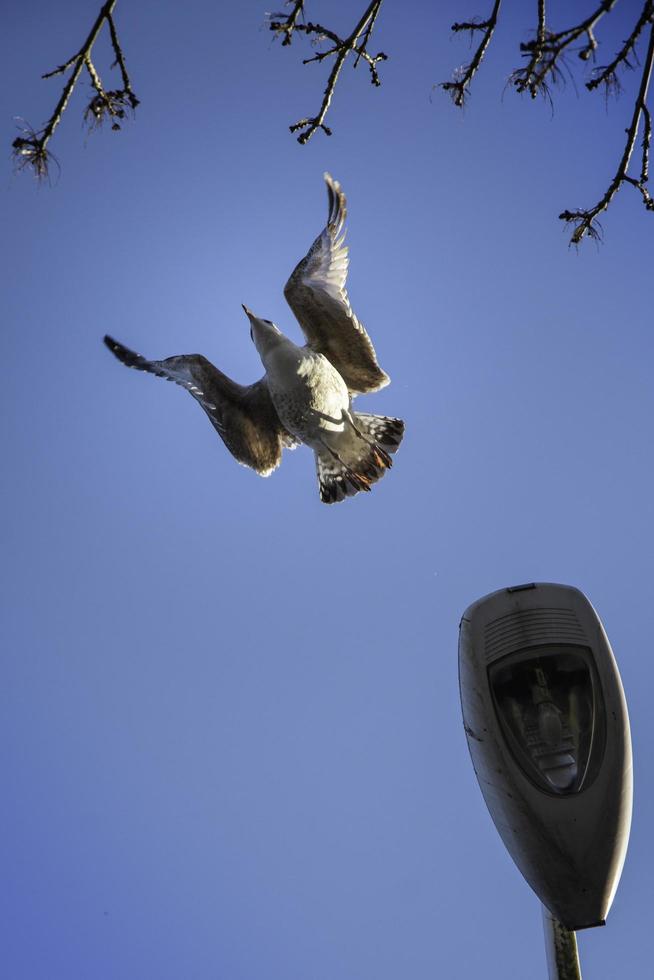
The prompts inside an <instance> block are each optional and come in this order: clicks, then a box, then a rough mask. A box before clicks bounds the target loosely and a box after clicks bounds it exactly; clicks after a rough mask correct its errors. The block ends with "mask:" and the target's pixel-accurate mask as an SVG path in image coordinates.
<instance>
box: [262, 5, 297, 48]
mask: <svg viewBox="0 0 654 980" xmlns="http://www.w3.org/2000/svg"><path fill="white" fill-rule="evenodd" d="M300 14H304V0H293V10H292V11H291V13H290V14H288V15H287V16H286V17H284V13H283V11H282V12H281V13H277V14H270V15H269V16H270V22H269V27H270V30H271V31H274V32H275V34H283V35H284V40H283V41H282V47H286V45H287V44H290V43H291V37H292V35H293V31H294V30H295V25H296V23H297V19H298V17H299V16H300Z"/></svg>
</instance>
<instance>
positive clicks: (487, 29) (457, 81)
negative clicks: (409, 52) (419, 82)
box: [440, 0, 502, 106]
mask: <svg viewBox="0 0 654 980" xmlns="http://www.w3.org/2000/svg"><path fill="white" fill-rule="evenodd" d="M501 4H502V0H495V3H494V4H493V9H492V11H491V14H490V17H488V18H487V19H486V20H482V21H467V22H464V23H457V24H452V30H453V31H454V33H455V34H456V33H459V32H460V31H470V35H471V37H472V35H473V34H474V32H475V31H482V34H483V37H482V39H481V43H480V44H479V46H478V48H477V50H476V51H475V53H474V55H473V57H472V60H471V62H470V64H468V65H465V66H464V67H463V68H459V69H457V71H455V72H454V75H453V78H452V81H450V82H441V83H440V88H442V89H443V90H444V91H445V92H449V93H450V94H451V96H452V101H453V102H454V105H456V106H462V105H463V104H464V102H465V100H466V97H467V96H468V95H469V94H470V84H471V82H472V80H473V78H474V77H475V75H476V73H477V70H478V68H479V66H480V65H481V62H482V60H483V57H484V55H485V54H486V49H487V48H488V45H489V44H490V43H491V39H492V37H493V32H494V30H495V27H496V25H497V18H498V15H499V12H500V6H501Z"/></svg>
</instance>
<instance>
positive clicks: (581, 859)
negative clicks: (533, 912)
mask: <svg viewBox="0 0 654 980" xmlns="http://www.w3.org/2000/svg"><path fill="white" fill-rule="evenodd" d="M459 684H460V690H461V709H462V712H463V723H464V727H465V732H466V737H467V739H468V748H469V749H470V755H471V758H472V763H473V766H474V768H475V772H476V774H477V779H478V781H479V786H480V789H481V791H482V794H483V796H484V799H485V801H486V805H487V807H488V809H489V811H490V814H491V817H492V818H493V821H494V823H495V826H496V827H497V830H498V831H499V834H500V836H501V838H502V840H503V841H504V844H505V846H506V848H507V850H508V851H509V854H510V855H511V857H512V858H513V860H514V861H515V863H516V864H517V865H518V868H519V869H520V871H521V872H522V874H523V875H524V877H525V878H526V880H527V882H528V883H529V885H531V887H532V888H533V890H534V891H535V892H536V894H537V895H538V897H539V898H540V900H541V902H542V903H543V906H544V910H543V919H544V926H545V937H546V947H547V956H548V966H549V975H550V977H551V978H553V980H563V978H564V977H565V978H568V977H569V978H573V977H575V976H579V975H580V974H579V966H578V960H577V953H576V940H575V937H574V932H575V930H577V929H587V928H589V927H591V926H600V925H604V923H605V921H606V916H607V914H608V911H609V909H610V907H611V903H612V901H613V896H614V895H615V891H616V888H617V885H618V881H619V879H620V873H621V871H622V866H623V864H624V859H625V854H626V850H627V842H628V839H629V826H630V823H631V802H632V763H631V737H630V732H629V718H628V715H627V705H626V702H625V697H624V692H623V690H622V683H621V681H620V675H619V673H618V668H617V665H616V662H615V659H614V657H613V653H612V652H611V647H610V645H609V641H608V639H607V637H606V634H605V632H604V629H603V627H602V623H601V622H600V619H599V617H598V615H597V613H596V612H595V610H594V609H593V607H592V606H591V604H590V602H589V601H588V599H587V598H586V597H585V596H584V595H583V593H582V592H580V591H579V590H578V589H575V588H571V587H570V586H566V585H551V584H542V583H537V584H536V583H532V584H529V585H520V586H515V587H513V588H508V589H501V590H499V591H498V592H493V593H492V594H491V595H488V596H485V597H484V598H483V599H479V600H478V601H477V602H474V603H473V604H472V605H471V606H469V607H468V609H466V611H465V613H464V614H463V618H462V620H461V627H460V635H459ZM575 963H576V967H575V965H574V964H575ZM575 970H576V972H575Z"/></svg>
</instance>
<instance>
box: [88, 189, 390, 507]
mask: <svg viewBox="0 0 654 980" xmlns="http://www.w3.org/2000/svg"><path fill="white" fill-rule="evenodd" d="M325 182H326V184H327V194H328V197H329V216H328V220H327V226H326V227H325V229H324V230H323V231H322V232H321V233H320V235H318V237H317V238H316V240H315V242H314V243H313V245H312V246H311V248H310V249H309V251H308V253H307V255H306V256H305V257H304V258H303V259H302V261H301V262H300V263H299V264H298V265H297V266H296V268H295V269H294V271H293V272H292V274H291V276H290V278H289V280H288V282H287V283H286V286H285V287H284V295H285V297H286V299H287V301H288V304H289V306H290V307H291V310H292V311H293V313H294V314H295V316H296V318H297V320H298V322H299V324H300V327H301V328H302V332H303V333H304V336H305V338H306V341H307V342H306V344H305V345H304V346H303V347H298V346H297V345H296V344H294V343H293V341H291V340H289V339H288V337H285V336H284V334H283V333H282V332H281V330H279V328H278V327H276V326H275V324H274V323H271V322H270V320H263V319H261V318H259V317H257V316H255V315H254V313H252V311H251V310H249V309H248V308H247V306H243V309H244V311H245V313H246V315H247V317H248V319H249V321H250V337H251V338H252V341H253V342H254V345H255V347H256V349H257V351H258V353H259V356H260V358H261V361H262V363H263V366H264V368H265V374H264V376H263V377H262V378H261V379H260V380H259V381H257V382H256V383H255V384H251V385H245V386H243V385H239V384H237V383H236V382H235V381H232V380H231V378H228V377H227V375H225V374H223V373H222V371H219V370H218V368H216V367H214V365H213V364H212V363H211V362H210V361H208V360H207V358H206V357H203V356H202V355H201V354H181V355H179V356H176V357H167V358H166V359H165V360H163V361H149V360H147V359H146V358H145V357H143V356H142V355H141V354H136V353H135V352H134V351H131V350H129V349H128V348H127V347H124V346H123V345H122V344H119V343H118V341H116V340H113V339H112V338H111V337H105V338H104V342H105V344H106V345H107V347H108V348H109V350H110V351H111V352H112V353H113V354H115V356H116V357H117V358H118V360H119V361H122V363H123V364H125V365H127V367H133V368H137V369H138V370H140V371H148V372H149V373H150V374H154V375H156V376H157V377H159V378H166V380H168V381H174V382H175V383H176V384H178V385H181V386H182V387H183V388H186V390H187V391H188V392H190V394H191V395H192V396H193V397H194V398H195V399H196V401H198V402H199V403H200V405H201V406H202V408H203V409H204V411H205V412H206V414H207V415H208V416H209V420H210V422H211V424H212V425H213V427H214V428H215V429H216V431H217V433H218V435H219V436H220V437H221V439H222V440H223V442H224V443H225V445H226V446H227V448H228V449H229V451H230V453H231V454H232V455H233V456H234V457H235V459H236V460H237V461H238V462H239V463H242V464H243V465H244V466H249V467H251V468H252V469H253V470H255V471H256V472H257V473H259V474H260V475H261V476H268V475H269V474H270V473H272V471H273V470H274V469H276V468H277V467H278V466H279V464H280V463H281V459H282V451H283V450H284V449H291V448H295V447H296V446H298V445H299V444H300V443H304V445H306V446H309V447H310V448H311V449H312V450H313V452H314V456H315V461H316V473H317V476H318V485H319V489H320V499H321V500H322V501H323V502H324V503H326V504H333V503H338V502H340V501H342V500H345V498H346V497H352V496H354V495H355V494H357V493H359V492H360V491H369V490H370V488H371V485H372V484H373V483H375V482H376V481H377V480H379V479H381V477H382V476H383V475H384V474H385V472H386V470H388V469H390V467H391V466H392V459H391V456H392V454H393V453H395V452H396V450H397V449H398V447H399V445H400V442H401V441H402V436H403V435H404V422H403V421H402V420H401V419H397V418H389V417H387V416H385V415H368V414H364V413H361V412H355V411H354V410H353V408H352V399H353V397H354V396H355V395H359V394H367V393H368V392H371V391H377V390H378V389H379V388H383V387H384V386H385V385H387V384H388V383H389V380H390V379H389V377H388V375H387V374H386V373H385V372H384V371H382V369H381V368H380V366H379V364H378V363H377V356H376V354H375V350H374V348H373V346H372V343H371V340H370V337H369V336H368V334H367V333H366V331H365V330H364V328H363V326H362V324H361V323H360V322H359V320H358V319H357V317H356V316H355V314H354V312H353V311H352V308H351V306H350V301H349V299H348V296H347V292H346V290H345V280H346V278H347V268H348V254H347V253H348V250H347V247H346V246H345V245H344V244H343V242H344V238H345V233H344V224H345V217H346V214H347V208H346V200H345V195H344V194H343V191H342V190H341V187H340V184H339V183H338V181H336V180H333V179H332V177H330V175H329V174H325Z"/></svg>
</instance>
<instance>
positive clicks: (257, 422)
mask: <svg viewBox="0 0 654 980" xmlns="http://www.w3.org/2000/svg"><path fill="white" fill-rule="evenodd" d="M104 342H105V344H106V345H107V347H108V348H109V350H110V351H111V352H112V353H113V354H115V356H116V357H117V358H118V360H119V361H122V363H123V364H125V365H127V367H133V368H136V369H137V370H139V371H148V372H149V373H150V374H155V375H156V376H157V377H159V378H166V380H167V381H174V382H175V384H178V385H181V386H182V388H186V390H187V391H188V392H190V394H191V395H193V397H194V398H195V400H196V401H197V402H199V404H200V405H201V406H202V408H203V409H204V411H205V412H206V413H207V415H208V416H209V420H210V422H211V424H212V425H213V427H214V429H215V430H216V432H217V433H218V435H219V436H220V438H221V439H222V441H223V442H224V443H225V445H226V446H227V448H228V449H229V451H230V453H231V454H232V456H234V458H235V459H236V460H238V462H239V463H242V464H243V466H250V467H251V468H252V469H253V470H256V471H257V473H259V474H260V475H261V476H268V475H269V474H270V473H272V471H273V470H274V469H276V468H277V467H278V466H279V464H280V463H281V459H282V450H283V449H284V448H292V447H294V446H295V445H297V440H295V439H294V437H293V436H292V435H291V434H290V433H289V432H287V430H286V429H285V428H284V427H283V425H282V424H281V422H280V420H279V416H278V415H277V412H276V411H275V408H274V406H273V403H272V401H271V398H270V393H269V391H268V386H267V385H266V383H265V381H264V379H263V378H262V379H261V380H260V381H257V382H256V384H252V385H246V386H243V385H239V384H237V383H236V382H235V381H232V380H231V378H228V377H227V375H225V374H223V373H222V371H219V370H218V368H217V367H214V365H213V364H212V363H211V362H210V361H208V360H207V358H206V357H203V356H202V355H201V354H181V355H179V356H178V357H168V358H166V359H165V360H164V361H148V360H147V359H146V358H145V357H143V356H142V355H141V354H136V353H135V352H134V351H131V350H129V348H127V347H124V346H123V345H122V344H119V343H118V342H117V341H115V340H113V339H112V338H111V337H105V338H104Z"/></svg>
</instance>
